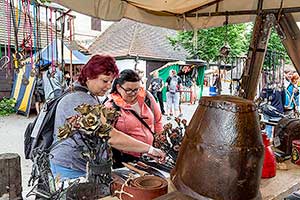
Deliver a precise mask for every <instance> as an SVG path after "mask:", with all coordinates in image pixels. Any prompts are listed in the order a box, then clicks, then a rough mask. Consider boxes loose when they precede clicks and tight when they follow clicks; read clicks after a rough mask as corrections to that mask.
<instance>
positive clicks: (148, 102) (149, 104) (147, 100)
mask: <svg viewBox="0 0 300 200" xmlns="http://www.w3.org/2000/svg"><path fill="white" fill-rule="evenodd" d="M148 95H149V92H148V91H146V96H145V99H144V102H145V104H146V105H147V106H148V107H149V108H150V109H151V111H152V113H153V116H154V121H155V115H154V107H153V104H152V103H151V99H150V97H149V96H148ZM110 101H111V103H112V107H113V108H114V109H116V111H120V110H121V107H120V106H118V105H117V104H116V103H115V101H114V100H113V99H111V100H110ZM126 110H127V111H129V112H131V113H132V114H133V115H134V116H135V117H136V118H137V119H138V120H139V121H140V122H141V123H142V124H143V125H144V126H145V127H146V128H147V129H148V130H149V131H150V132H151V133H152V134H153V135H154V134H155V133H154V132H153V131H152V130H151V128H150V127H149V125H148V124H147V123H146V122H145V121H144V120H143V119H142V118H141V117H140V116H139V115H138V114H137V113H136V112H135V111H134V110H130V109H126Z"/></svg>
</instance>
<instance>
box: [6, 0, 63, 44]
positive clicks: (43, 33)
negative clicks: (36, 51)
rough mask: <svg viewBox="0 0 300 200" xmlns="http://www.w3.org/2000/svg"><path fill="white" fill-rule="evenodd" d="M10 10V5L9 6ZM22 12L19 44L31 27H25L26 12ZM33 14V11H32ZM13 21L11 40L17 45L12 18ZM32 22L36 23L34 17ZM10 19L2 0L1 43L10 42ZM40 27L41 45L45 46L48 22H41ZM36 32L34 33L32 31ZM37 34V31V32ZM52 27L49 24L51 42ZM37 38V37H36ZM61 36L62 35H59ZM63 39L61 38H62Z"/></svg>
mask: <svg viewBox="0 0 300 200" xmlns="http://www.w3.org/2000/svg"><path fill="white" fill-rule="evenodd" d="M9 10H10V7H9ZM19 14H21V20H20V25H19V29H18V44H19V45H20V44H21V43H22V40H23V38H24V32H26V33H30V30H28V29H29V28H25V29H24V28H23V27H24V21H25V20H24V18H25V17H24V13H20V12H19ZM31 14H32V12H31ZM10 22H11V26H10V27H11V32H10V36H11V37H10V40H11V45H12V46H14V45H15V36H14V26H13V21H12V19H11V20H10ZM31 23H32V24H34V22H33V18H32V17H31ZM8 24H9V22H8V20H7V12H6V4H5V3H4V0H0V44H2V45H3V44H8V27H9V26H8ZM39 28H40V33H39V34H40V35H41V47H45V46H46V44H47V31H46V23H45V22H40V25H39ZM52 28H53V32H52V33H53V39H54V38H55V26H54V25H53V26H52ZM32 34H34V33H32ZM35 34H36V33H35ZM50 35H51V29H50V23H49V24H48V41H49V43H50V39H51V36H50ZM34 38H37V37H34ZM59 38H60V36H59ZM60 39H61V38H60ZM33 45H34V40H33Z"/></svg>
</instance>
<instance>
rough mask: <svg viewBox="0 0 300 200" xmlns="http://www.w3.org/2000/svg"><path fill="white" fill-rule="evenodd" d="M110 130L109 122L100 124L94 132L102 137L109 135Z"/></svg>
mask: <svg viewBox="0 0 300 200" xmlns="http://www.w3.org/2000/svg"><path fill="white" fill-rule="evenodd" d="M111 130H112V126H111V125H109V124H102V125H101V126H100V128H99V129H98V130H97V132H96V134H97V135H98V136H99V137H101V138H103V137H109V132H110V131H111Z"/></svg>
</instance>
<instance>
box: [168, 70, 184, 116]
mask: <svg viewBox="0 0 300 200" xmlns="http://www.w3.org/2000/svg"><path fill="white" fill-rule="evenodd" d="M181 83H182V80H181V78H180V77H179V76H177V72H176V71H175V70H171V71H170V76H169V77H168V78H167V81H166V87H167V95H166V96H167V116H168V118H167V119H168V120H170V119H171V118H170V117H171V116H172V115H173V110H172V107H173V106H174V116H175V117H179V115H180V110H179V103H180V92H179V90H180V88H181Z"/></svg>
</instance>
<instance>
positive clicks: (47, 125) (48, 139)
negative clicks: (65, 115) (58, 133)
mask: <svg viewBox="0 0 300 200" xmlns="http://www.w3.org/2000/svg"><path fill="white" fill-rule="evenodd" d="M73 91H83V92H88V90H87V89H86V88H84V87H81V86H73V87H70V88H69V89H68V90H66V91H65V92H64V93H63V94H62V95H60V96H58V97H56V98H54V99H51V100H50V101H48V102H46V103H45V104H44V106H43V109H42V110H41V112H40V113H39V115H38V116H37V117H36V118H35V120H34V121H33V122H32V123H29V124H28V126H27V128H26V131H25V133H24V153H25V158H26V159H32V158H33V153H34V150H35V149H39V150H48V149H49V148H50V147H51V145H52V143H53V132H54V122H55V113H56V107H57V105H58V103H59V101H60V100H61V99H62V98H63V97H64V96H66V95H67V94H69V93H71V92H73Z"/></svg>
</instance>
